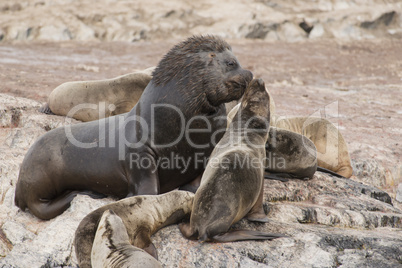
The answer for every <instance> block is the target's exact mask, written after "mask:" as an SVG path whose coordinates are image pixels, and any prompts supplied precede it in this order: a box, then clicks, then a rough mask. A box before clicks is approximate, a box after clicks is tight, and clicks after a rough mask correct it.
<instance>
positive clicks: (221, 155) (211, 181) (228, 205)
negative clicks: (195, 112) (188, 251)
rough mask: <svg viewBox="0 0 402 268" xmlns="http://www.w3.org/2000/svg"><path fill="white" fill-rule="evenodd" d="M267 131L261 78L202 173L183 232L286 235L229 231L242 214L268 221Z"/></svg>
mask: <svg viewBox="0 0 402 268" xmlns="http://www.w3.org/2000/svg"><path fill="white" fill-rule="evenodd" d="M268 130H269V96H268V93H267V92H266V91H265V85H264V82H263V80H262V79H254V80H253V81H251V83H250V85H249V86H248V88H247V90H246V92H245V94H244V96H243V99H242V102H241V108H240V110H239V111H238V113H237V114H236V116H235V117H234V119H233V121H232V123H231V125H230V126H229V129H228V130H227V131H226V133H225V135H224V136H223V138H222V139H221V140H220V142H219V143H218V144H217V146H216V147H215V149H214V151H213V152H212V154H211V158H210V159H209V161H208V165H207V167H206V169H205V172H204V174H203V175H202V179H201V185H200V187H199V188H198V190H197V192H196V194H195V197H194V204H193V209H192V212H191V216H190V222H189V223H182V224H180V225H179V226H180V231H181V232H182V234H183V235H184V236H185V237H187V238H190V239H199V240H200V241H208V240H212V241H219V242H230V241H238V240H251V239H253V240H254V239H274V238H277V237H281V236H282V235H276V234H269V233H262V232H257V231H251V230H235V231H231V232H228V230H229V228H230V226H231V225H232V224H234V223H236V222H237V221H239V220H240V219H242V218H243V217H245V216H246V218H247V219H249V220H252V221H259V222H266V221H267V220H268V219H267V216H266V215H265V213H264V210H263V208H262V203H263V192H264V187H263V183H264V180H263V174H264V163H263V162H264V160H265V143H266V141H267V138H268Z"/></svg>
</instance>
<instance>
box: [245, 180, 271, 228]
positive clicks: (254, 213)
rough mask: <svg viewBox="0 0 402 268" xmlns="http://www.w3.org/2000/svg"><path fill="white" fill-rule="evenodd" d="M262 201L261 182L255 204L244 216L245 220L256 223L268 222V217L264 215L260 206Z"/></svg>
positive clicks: (262, 188)
mask: <svg viewBox="0 0 402 268" xmlns="http://www.w3.org/2000/svg"><path fill="white" fill-rule="evenodd" d="M263 199H264V181H262V187H261V191H260V195H259V196H258V199H257V202H255V204H254V206H253V207H252V208H251V210H250V211H249V212H248V214H247V215H246V219H247V220H249V221H256V222H268V217H267V215H265V212H264V208H263V206H262V203H263V201H264V200H263Z"/></svg>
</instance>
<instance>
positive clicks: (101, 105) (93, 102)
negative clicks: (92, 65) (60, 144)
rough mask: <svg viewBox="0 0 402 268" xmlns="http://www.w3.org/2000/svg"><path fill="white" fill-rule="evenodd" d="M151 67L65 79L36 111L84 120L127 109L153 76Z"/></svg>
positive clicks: (110, 114) (139, 95) (133, 103)
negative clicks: (107, 75) (88, 78)
mask: <svg viewBox="0 0 402 268" xmlns="http://www.w3.org/2000/svg"><path fill="white" fill-rule="evenodd" d="M154 70H155V68H154V67H151V68H148V69H146V70H143V71H137V72H134V73H129V74H125V75H122V76H118V77H116V78H112V79H106V80H95V81H75V82H66V83H63V84H61V85H60V86H58V87H56V88H55V89H54V90H53V91H52V92H51V93H50V95H49V98H48V102H47V103H46V104H45V105H44V106H42V107H41V108H40V109H39V111H40V112H43V113H47V114H56V115H64V116H69V117H73V118H75V119H77V120H81V121H84V122H87V121H93V120H99V119H101V118H105V117H109V116H113V115H118V114H123V113H127V112H129V111H130V110H131V109H132V108H133V107H134V106H135V104H137V102H138V100H139V99H140V97H141V95H142V93H143V91H144V89H145V88H146V86H147V85H148V83H149V82H150V81H151V79H152V76H151V75H152V72H153V71H154Z"/></svg>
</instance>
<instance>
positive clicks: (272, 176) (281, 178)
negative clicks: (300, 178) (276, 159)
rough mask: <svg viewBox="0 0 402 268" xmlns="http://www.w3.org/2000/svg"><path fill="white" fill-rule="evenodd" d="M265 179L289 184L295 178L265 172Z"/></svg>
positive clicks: (284, 174) (285, 174)
mask: <svg viewBox="0 0 402 268" xmlns="http://www.w3.org/2000/svg"><path fill="white" fill-rule="evenodd" d="M264 179H268V180H276V181H281V182H287V181H289V179H293V178H292V177H291V176H290V175H289V174H287V173H272V172H267V171H265V174H264Z"/></svg>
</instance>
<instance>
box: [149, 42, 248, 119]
mask: <svg viewBox="0 0 402 268" xmlns="http://www.w3.org/2000/svg"><path fill="white" fill-rule="evenodd" d="M252 78H253V75H252V73H251V72H250V71H248V70H245V69H243V68H242V67H241V66H240V64H239V61H238V60H237V58H236V57H235V55H234V54H233V52H232V49H231V47H230V45H229V44H228V43H227V42H226V41H224V40H223V39H221V38H219V37H217V36H211V35H207V36H192V37H190V38H188V39H187V40H185V41H183V42H181V43H179V44H177V45H176V46H174V47H173V48H172V49H171V50H170V51H169V52H168V53H167V54H166V55H165V56H164V57H163V58H162V60H161V61H160V62H159V64H158V66H157V68H156V69H155V71H154V72H153V81H152V82H153V83H154V84H155V85H156V86H165V85H167V84H168V83H172V82H174V83H175V84H176V90H178V91H179V92H180V93H181V94H183V95H184V96H185V97H186V100H187V101H188V102H187V103H188V106H189V107H190V108H194V109H196V108H197V107H201V109H202V110H206V111H209V112H211V110H212V111H213V110H216V108H217V107H218V106H220V105H221V104H223V103H226V102H230V101H232V100H238V99H240V98H241V96H242V95H243V93H244V91H245V89H246V87H247V85H248V83H249V82H250V81H251V80H252Z"/></svg>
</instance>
